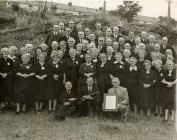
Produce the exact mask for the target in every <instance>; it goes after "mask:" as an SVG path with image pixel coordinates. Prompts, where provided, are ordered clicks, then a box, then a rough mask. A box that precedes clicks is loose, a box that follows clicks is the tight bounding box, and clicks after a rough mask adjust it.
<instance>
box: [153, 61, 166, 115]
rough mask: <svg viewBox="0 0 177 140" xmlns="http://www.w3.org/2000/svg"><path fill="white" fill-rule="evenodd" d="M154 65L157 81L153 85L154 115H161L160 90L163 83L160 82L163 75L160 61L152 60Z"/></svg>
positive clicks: (161, 90)
mask: <svg viewBox="0 0 177 140" xmlns="http://www.w3.org/2000/svg"><path fill="white" fill-rule="evenodd" d="M154 67H155V71H156V73H157V82H156V85H155V94H154V96H155V98H154V99H155V100H154V105H155V115H160V116H161V115H162V92H163V89H162V87H163V84H162V83H161V81H162V79H163V76H164V70H163V69H162V61H161V60H156V61H154Z"/></svg>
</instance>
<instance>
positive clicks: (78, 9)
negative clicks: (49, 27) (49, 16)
mask: <svg viewBox="0 0 177 140" xmlns="http://www.w3.org/2000/svg"><path fill="white" fill-rule="evenodd" d="M10 2H17V3H22V4H31V5H35V6H38V5H39V3H42V5H45V3H46V1H17V0H11V1H10ZM46 4H47V7H51V6H52V5H56V6H57V8H58V9H61V10H67V11H74V12H81V13H90V14H96V13H97V12H98V9H94V8H88V7H81V6H75V5H72V6H70V5H68V4H61V3H56V2H49V1H47V3H46Z"/></svg>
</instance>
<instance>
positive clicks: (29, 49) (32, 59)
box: [25, 44, 35, 65]
mask: <svg viewBox="0 0 177 140" xmlns="http://www.w3.org/2000/svg"><path fill="white" fill-rule="evenodd" d="M25 48H26V51H27V53H28V54H30V62H29V63H30V64H32V65H33V64H34V62H35V57H34V46H33V44H26V45H25Z"/></svg>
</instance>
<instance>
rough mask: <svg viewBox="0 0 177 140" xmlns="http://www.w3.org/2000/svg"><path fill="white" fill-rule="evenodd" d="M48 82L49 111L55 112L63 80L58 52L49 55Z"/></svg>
mask: <svg viewBox="0 0 177 140" xmlns="http://www.w3.org/2000/svg"><path fill="white" fill-rule="evenodd" d="M49 73H50V76H49V82H50V86H51V87H50V92H49V93H48V99H49V108H48V110H49V111H52V110H53V111H55V110H56V105H57V100H58V98H59V94H60V91H61V90H62V89H63V80H64V65H63V63H62V61H61V60H60V58H59V53H58V51H53V52H52V53H51V62H50V63H49Z"/></svg>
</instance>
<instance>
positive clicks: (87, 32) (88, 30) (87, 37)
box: [84, 28, 90, 41]
mask: <svg viewBox="0 0 177 140" xmlns="http://www.w3.org/2000/svg"><path fill="white" fill-rule="evenodd" d="M84 34H85V37H84V38H85V39H86V40H88V41H89V35H90V29H89V28H85V30H84Z"/></svg>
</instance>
